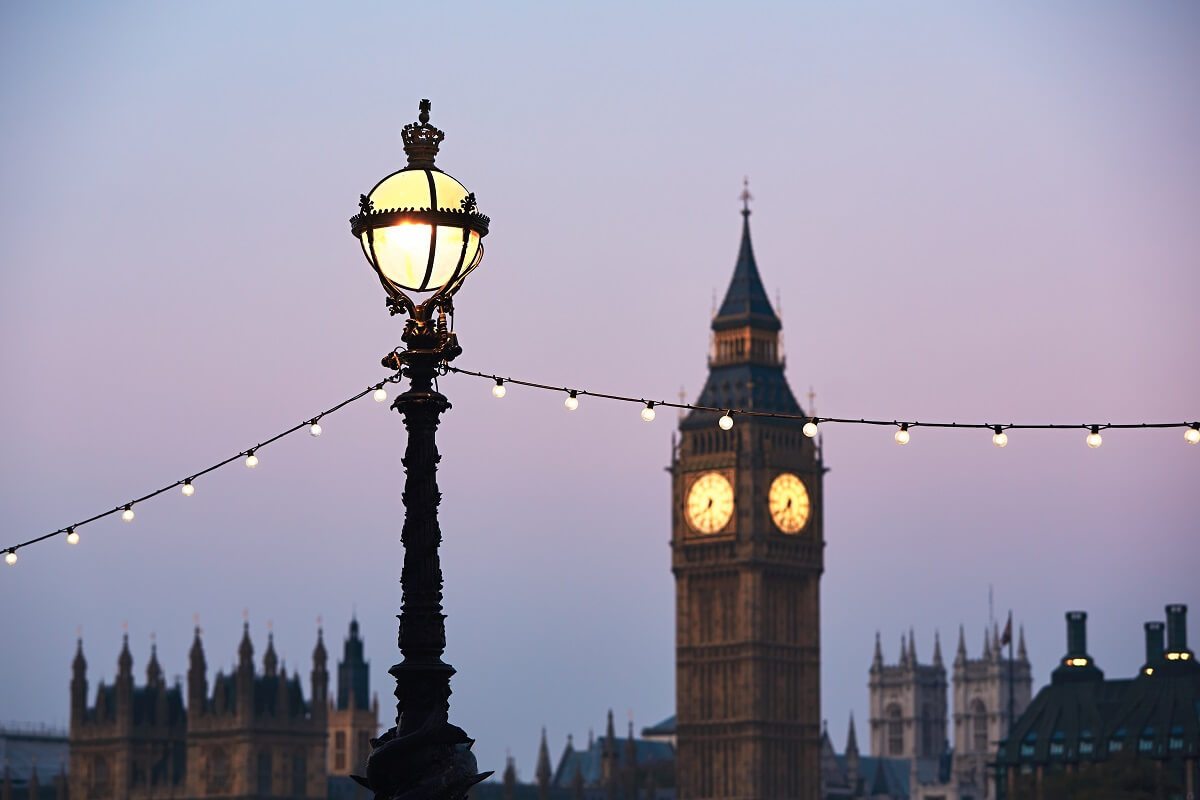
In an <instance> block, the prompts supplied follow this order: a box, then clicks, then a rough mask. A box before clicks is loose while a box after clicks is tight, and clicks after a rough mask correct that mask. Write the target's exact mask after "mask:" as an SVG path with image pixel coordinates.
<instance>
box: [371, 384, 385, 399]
mask: <svg viewBox="0 0 1200 800" xmlns="http://www.w3.org/2000/svg"><path fill="white" fill-rule="evenodd" d="M371 397H374V398H375V402H376V403H382V402H383V401H384V400H387V390H386V389H384V388H383V387H382V386H380V387H379V388H378V389H376V390H375V393H374V394H372V395H371Z"/></svg>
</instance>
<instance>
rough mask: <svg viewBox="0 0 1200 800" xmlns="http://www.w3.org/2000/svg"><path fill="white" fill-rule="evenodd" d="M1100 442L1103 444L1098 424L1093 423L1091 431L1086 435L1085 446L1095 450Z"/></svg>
mask: <svg viewBox="0 0 1200 800" xmlns="http://www.w3.org/2000/svg"><path fill="white" fill-rule="evenodd" d="M1102 444H1104V437H1102V436H1101V435H1100V426H1099V425H1093V426H1092V432H1091V433H1089V434H1088V435H1087V446H1088V447H1090V448H1092V449H1093V450H1095V449H1096V448H1097V447H1099V446H1100V445H1102Z"/></svg>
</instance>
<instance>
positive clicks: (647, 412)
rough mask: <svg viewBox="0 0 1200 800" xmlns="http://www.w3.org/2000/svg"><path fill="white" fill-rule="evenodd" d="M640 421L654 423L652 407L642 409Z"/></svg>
mask: <svg viewBox="0 0 1200 800" xmlns="http://www.w3.org/2000/svg"><path fill="white" fill-rule="evenodd" d="M642 419H643V420H645V421H646V422H653V421H654V406H646V407H645V408H643V409H642Z"/></svg>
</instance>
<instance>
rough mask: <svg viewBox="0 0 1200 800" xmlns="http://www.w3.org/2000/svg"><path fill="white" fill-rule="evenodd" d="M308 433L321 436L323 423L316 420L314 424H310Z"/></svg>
mask: <svg viewBox="0 0 1200 800" xmlns="http://www.w3.org/2000/svg"><path fill="white" fill-rule="evenodd" d="M308 435H309V436H320V435H321V423H319V422H316V421H315V420H314V421H313V424H312V425H309V426H308Z"/></svg>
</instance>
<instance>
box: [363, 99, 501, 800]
mask: <svg viewBox="0 0 1200 800" xmlns="http://www.w3.org/2000/svg"><path fill="white" fill-rule="evenodd" d="M429 108H430V105H429V101H428V100H422V101H421V106H420V116H419V121H418V122H414V123H411V124H409V125H406V126H404V131H403V137H404V152H405V153H407V154H408V166H406V167H404V169H401V170H399V171H398V172H394V173H392V174H391V175H388V176H387V177H386V178H384V179H383V180H381V181H380V182H379V183H377V184H376V185H375V188H373V189H372V190H371V191H370V193H369V194H365V195H362V197H361V198H360V200H359V213H358V214H356V215H355V216H354V217H352V218H351V220H350V230H351V232H352V233H353V234H354V236H355V237H356V238H357V239H358V240H359V242H360V243H361V244H362V248H363V253H364V254H365V255H366V257H367V261H368V262H370V264H371V267H372V268H373V269H374V270H375V273H376V275H378V277H379V281H380V283H382V284H383V288H384V291H386V292H387V306H388V309H389V310H390V311H391V313H392V314H407V315H408V322H407V324H406V325H405V327H404V335H403V336H402V337H401V338H402V340H403V342H404V344H405V349H403V350H401V349H399V348H397V349H396V350H393V351H392V352H391V353H388V354H387V355H386V356H384V359H383V365H384V366H385V367H388V368H390V369H394V370H397V371H400V372H401V373H402V374H403V375H404V376H406V377H408V379H409V381H410V386H409V389H408V391H406V392H404V393H403V394H401V395H400V396H399V397H397V398H396V400H395V402H394V403H392V408H394V409H396V410H397V411H399V412H400V413H401V414H402V415H403V416H404V426H405V427H406V428H407V429H408V446H407V448H406V450H405V452H404V468H405V472H406V477H405V480H404V495H403V498H404V508H405V515H404V529H403V533H402V534H401V541H402V542H403V544H404V568H403V571H402V572H401V574H400V587H401V592H402V600H401V603H400V635H399V646H400V652H401V654H402V655H403V660H402V661H401V662H400V663H399V664H396V665H395V666H393V667H392V668H391V669H390V670H388V672H390V673H391V674H392V676H394V677H395V678H396V700H397V703H396V726H395V727H394V728H392V729H390V730H389V731H387V732H386V733H384V734H383V735H382V736H380V737H379V739H377V740H373V742H372V748H373V749H372V751H371V755H370V756H369V757H368V759H367V775H366V777H365V778H362V777H359V776H357V775H356V776H353V777H354V778H355V780H357V781H358V782H359V783H360V784H362V785H363V786H366V787H367V788H368V789H370V790H371V791H372V792H374V793H375V797H376V800H385V799H386V800H417V799H418V798H421V800H425V799H426V798H430V799H431V800H458V799H459V798H464V797H465V796H466V793H467V790H468V789H469V788H470V787H471V786H472V785H474V784H476V783H478V782H479V781H481V780H483V779H484V778H486V777H487V776H488V775H490V774H491V773H490V772H485V773H482V774H476V768H477V765H476V762H475V756H474V755H473V754H472V753H471V744H472V743H473V740H472V739H471V738H470V737H468V736H467V734H466V732H464V731H463V730H462V729H461V728H459V727H457V726H455V725H451V724H450V723H449V722H448V720H447V713H448V711H449V707H450V703H449V698H450V676H451V675H453V674H454V668H453V667H452V666H450V665H449V664H446V663H445V662H443V661H442V653H443V652H444V651H445V649H446V626H445V615H444V614H443V613H442V569H441V562H440V560H439V557H438V545H439V544H440V543H441V540H442V532H441V529H440V528H439V527H438V519H437V507H438V503H439V502H440V500H441V494H440V492H439V491H438V486H437V464H438V461H439V460H440V456H439V455H438V451H437V442H436V441H435V434H436V432H437V427H438V419H439V417H440V416H441V414H442V412H443V411H445V410H447V409H448V408H450V403H449V402H448V401H447V400H446V398H445V396H443V395H442V394H440V393H439V392H437V391H435V390H434V388H433V381H434V378H435V377H436V376H437V375H438V374H439V372H440V371H442V368H443V367H444V366H445V364H447V363H448V362H449V361H451V360H452V359H453V358H455V357H456V356H457V355H458V354H459V353H461V352H462V348H461V347H459V345H458V337H457V336H455V334H454V332H453V331H451V330H449V329H448V328H447V326H446V317H447V314H449V315H450V316H451V319H453V314H454V305H453V297H454V294H455V292H457V291H458V290H459V289H460V288H461V287H462V284H463V281H464V280H465V279H466V277H467V275H469V274H470V273H471V271H472V270H474V269H475V268H476V267H477V266H479V262H480V260H481V259H482V258H483V245H482V243H481V242H480V240H481V239H482V238H483V237H484V236H485V235H487V232H488V222H489V220H488V218H487V217H486V216H484V215H483V214H480V213H479V212H478V211H477V210H476V208H475V195H474V194H473V193H471V192H468V191H467V189H466V187H464V186H463V185H462V184H461V183H459V182H458V181H456V180H455V179H454V178H452V177H450V176H449V175H447V174H446V173H444V172H442V171H441V170H440V169H438V168H437V167H436V166H434V158H435V157H436V156H437V151H438V145H439V144H440V143H441V141H442V139H444V138H445V134H444V133H442V131H440V130H438V129H437V128H435V127H433V126H432V125H430V124H429ZM408 292H412V293H414V294H423V293H427V292H432V294H430V295H429V296H428V297H427V298H426V299H425V300H423V301H422V302H420V303H417V302H414V301H413V299H412V298H411V297H409V295H408V294H407V293H408Z"/></svg>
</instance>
